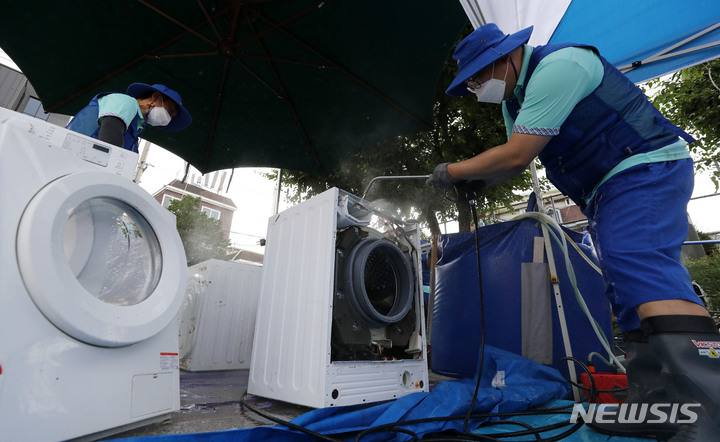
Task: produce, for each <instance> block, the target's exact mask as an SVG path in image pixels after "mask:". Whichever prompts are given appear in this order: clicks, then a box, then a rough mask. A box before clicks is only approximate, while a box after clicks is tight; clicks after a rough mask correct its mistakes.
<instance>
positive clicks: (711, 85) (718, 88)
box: [648, 60, 720, 187]
mask: <svg viewBox="0 0 720 442" xmlns="http://www.w3.org/2000/svg"><path fill="white" fill-rule="evenodd" d="M648 86H649V88H651V89H653V90H655V93H654V94H653V99H652V101H653V104H655V106H657V108H658V109H660V111H661V112H662V113H663V114H664V115H665V116H666V117H667V118H668V119H669V120H670V121H672V122H673V123H674V124H676V125H677V126H679V127H681V128H683V129H684V130H686V131H688V132H690V133H691V134H692V135H693V136H694V137H695V138H697V141H696V142H695V143H692V144H690V150H691V151H692V152H693V154H694V155H693V157H694V158H695V160H696V165H697V166H698V168H700V169H703V170H711V171H714V177H713V182H714V183H715V186H716V187H717V186H718V184H719V181H718V178H720V176H719V175H718V173H719V172H718V170H717V167H718V162H719V161H720V125H719V124H718V122H719V121H720V60H713V61H711V62H709V63H703V64H701V65H697V66H694V67H691V68H687V69H683V70H682V71H678V72H676V73H674V74H672V75H671V76H670V77H668V78H664V79H658V80H654V81H652V82H650V83H649V84H648Z"/></svg>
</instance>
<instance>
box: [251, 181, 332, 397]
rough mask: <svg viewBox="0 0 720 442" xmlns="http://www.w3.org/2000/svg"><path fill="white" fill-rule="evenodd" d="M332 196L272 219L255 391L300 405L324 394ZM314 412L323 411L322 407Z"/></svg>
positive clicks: (328, 194) (329, 310)
mask: <svg viewBox="0 0 720 442" xmlns="http://www.w3.org/2000/svg"><path fill="white" fill-rule="evenodd" d="M337 201H338V189H330V190H328V191H326V192H324V193H322V194H320V195H317V196H315V197H313V198H311V199H309V200H307V201H305V202H303V203H302V204H301V205H298V206H295V207H293V208H290V209H288V210H286V211H284V212H282V213H280V214H279V215H277V216H274V217H272V218H270V220H269V223H268V231H267V242H266V248H265V258H264V261H263V275H262V289H261V294H260V299H259V303H258V311H257V318H256V328H255V338H254V339H255V340H254V345H253V356H252V361H251V366H250V379H249V386H248V391H249V392H250V393H252V394H258V395H261V396H265V397H271V398H275V399H279V400H285V401H287V402H293V403H298V402H297V399H298V398H301V397H304V398H320V400H321V401H322V397H323V396H324V394H325V391H324V390H325V385H324V384H325V370H326V366H327V364H329V362H330V354H329V340H330V329H329V328H328V327H327V324H328V323H329V321H330V320H331V317H332V290H333V273H334V270H333V269H334V259H335V257H334V248H335V227H336V222H337V219H336V218H337V217H336V210H335V207H336V205H337ZM314 406H322V403H318V402H316V405H314Z"/></svg>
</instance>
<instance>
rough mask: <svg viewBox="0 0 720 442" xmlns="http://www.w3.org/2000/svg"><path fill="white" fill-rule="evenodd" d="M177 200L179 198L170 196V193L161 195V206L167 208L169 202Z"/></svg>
mask: <svg viewBox="0 0 720 442" xmlns="http://www.w3.org/2000/svg"><path fill="white" fill-rule="evenodd" d="M177 200H180V198H176V197H174V196H170V195H163V199H162V206H163V207H164V208H166V209H167V208H168V207H170V203H171V202H173V201H177Z"/></svg>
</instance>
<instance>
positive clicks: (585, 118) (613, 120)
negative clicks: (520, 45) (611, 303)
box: [505, 43, 695, 207]
mask: <svg viewBox="0 0 720 442" xmlns="http://www.w3.org/2000/svg"><path fill="white" fill-rule="evenodd" d="M569 46H576V47H583V48H588V49H592V50H594V51H595V52H596V53H597V49H595V48H593V47H591V46H585V45H576V44H572V43H563V44H550V45H546V46H538V47H536V48H534V49H533V52H532V54H531V56H530V62H529V64H528V72H527V73H526V74H525V84H528V82H529V81H530V78H531V77H532V74H533V72H534V71H535V68H536V67H537V65H538V63H540V60H542V59H543V58H545V57H546V56H548V55H550V54H551V53H553V52H555V51H557V50H560V49H563V48H566V47H569ZM600 60H601V61H602V64H603V78H602V81H601V82H600V85H599V86H598V87H597V88H596V89H595V90H594V91H593V92H592V93H591V94H590V95H588V96H587V97H585V98H584V99H583V100H581V101H580V102H579V103H578V104H577V105H576V106H575V108H574V109H573V110H572V112H571V113H570V115H569V116H568V118H567V119H566V120H565V122H564V123H563V124H562V126H560V133H559V134H558V135H556V136H554V137H553V138H552V139H551V140H550V142H549V143H548V144H547V146H545V148H544V149H543V151H542V152H541V153H540V155H539V157H538V158H540V161H541V162H542V163H543V165H544V166H545V168H546V173H547V177H548V179H549V180H550V182H551V183H553V185H555V187H557V188H558V190H560V191H561V192H562V193H564V194H565V195H567V196H569V197H570V198H571V199H572V200H573V201H574V202H575V203H576V204H577V205H579V206H580V207H585V199H586V198H587V197H588V196H589V195H591V194H592V192H593V189H594V188H595V185H596V184H598V183H599V182H600V180H602V179H603V177H604V176H605V175H606V174H607V173H608V172H609V171H610V170H611V169H612V168H614V167H615V166H616V165H618V163H620V162H621V161H623V160H624V159H626V158H629V157H631V156H633V155H636V154H640V153H646V152H651V151H654V150H657V149H660V148H662V147H664V146H667V145H669V144H672V143H674V142H676V141H677V140H678V137H682V138H683V139H684V140H685V141H687V142H688V143H692V142H693V141H695V140H694V139H693V138H692V137H691V136H690V135H688V134H687V133H685V132H684V131H683V130H681V129H679V128H678V127H676V126H674V125H673V124H672V123H670V121H668V120H667V119H666V118H665V117H663V116H662V114H661V113H660V112H659V111H658V110H657V109H656V108H655V106H653V105H652V103H650V102H649V101H648V100H647V97H645V94H643V92H642V91H641V90H640V89H639V88H638V87H637V86H635V84H633V82H632V81H630V80H629V79H628V78H627V77H626V76H625V75H623V74H622V72H620V71H619V70H617V69H616V68H615V67H614V66H613V65H612V64H611V63H610V62H608V61H607V60H605V58H603V57H602V56H600ZM505 103H506V108H507V110H508V113H509V114H510V116H511V118H513V119H516V118H517V116H518V113H519V112H520V108H521V106H520V105H519V103H518V101H517V99H516V98H512V99H508V100H507V101H506V102H505Z"/></svg>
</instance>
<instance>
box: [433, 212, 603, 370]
mask: <svg viewBox="0 0 720 442" xmlns="http://www.w3.org/2000/svg"><path fill="white" fill-rule="evenodd" d="M563 230H564V231H565V233H567V234H568V235H569V236H570V238H571V239H572V241H573V242H574V243H575V244H576V245H577V246H578V248H580V249H581V250H582V251H583V252H584V254H585V255H587V256H588V257H589V258H590V260H591V261H592V262H593V263H594V264H595V265H598V264H597V262H598V260H597V257H596V255H595V253H594V250H593V248H592V246H591V245H589V244H587V238H585V237H584V235H583V234H581V233H577V232H574V231H571V230H568V229H563ZM478 233H479V237H480V259H481V268H482V285H483V295H484V312H485V313H484V316H485V343H486V344H487V345H492V346H494V347H498V348H501V349H504V350H508V351H510V352H513V353H516V354H519V355H524V356H528V354H527V353H531V354H533V356H535V357H530V358H531V359H534V360H536V361H537V362H541V363H544V364H546V365H551V366H554V367H556V368H558V369H561V370H562V371H564V372H567V371H566V366H567V364H566V363H562V361H561V358H563V357H564V356H565V350H564V346H563V340H562V334H561V329H560V322H559V321H558V313H557V308H556V304H555V299H554V296H555V295H554V294H553V291H552V288H551V283H550V273H549V270H547V263H545V264H541V263H535V264H530V263H532V262H533V245H534V242H535V237H542V229H541V225H540V223H539V222H538V221H536V220H535V219H530V218H525V219H520V220H516V221H508V222H503V223H499V224H492V225H489V226H484V227H480V228H479V229H478ZM584 239H585V241H583V240H584ZM551 242H552V247H553V254H554V259H555V263H556V267H557V273H558V274H557V280H558V282H559V287H560V293H561V299H562V303H563V310H564V313H565V319H566V322H567V328H568V331H569V335H570V338H571V347H572V354H573V356H574V357H576V358H578V359H580V360H582V361H583V362H586V363H587V360H588V355H590V353H592V352H598V353H600V354H602V355H603V356H604V357H607V352H606V351H605V350H604V348H603V346H602V344H601V343H600V341H599V339H598V338H597V337H596V334H595V332H594V331H593V329H592V327H591V325H590V321H589V320H588V318H587V317H586V315H585V314H584V313H583V311H582V310H581V308H580V306H579V303H578V301H577V299H576V297H575V294H574V290H573V286H572V284H571V282H570V278H569V277H568V272H567V270H566V266H565V259H564V255H563V252H562V250H561V248H560V247H559V246H558V244H556V243H555V241H551ZM568 248H569V249H570V250H569V252H568V253H569V257H570V261H571V263H572V266H573V269H574V273H575V275H576V278H577V285H578V288H579V290H580V293H581V294H582V296H583V298H584V300H585V302H586V304H587V306H588V308H589V311H590V312H591V314H592V316H593V317H594V318H595V320H596V321H597V322H598V324H599V326H600V329H601V330H602V331H603V333H604V334H605V336H607V338H608V340H609V341H610V346H611V348H612V316H611V310H610V303H609V301H608V299H607V298H606V296H605V281H604V279H603V278H602V276H601V275H600V274H599V273H598V272H597V270H596V269H593V267H592V266H591V265H590V264H589V263H588V262H587V261H586V260H585V259H584V258H582V257H581V256H580V255H579V253H578V252H577V251H576V250H575V249H574V248H573V247H572V245H571V244H570V241H568ZM475 250H476V247H475V234H474V233H472V232H471V233H457V234H450V235H441V236H440V239H439V243H438V261H437V264H436V267H435V271H436V282H435V298H434V304H433V312H432V315H433V316H432V336H431V357H430V362H431V369H432V370H433V371H434V372H435V373H438V374H442V375H446V376H452V377H472V376H474V375H475V371H476V366H477V356H478V350H479V347H480V334H481V328H480V327H481V322H480V295H479V290H478V276H477V255H476V252H475ZM545 261H546V260H545ZM532 269H534V270H535V272H534V276H532V277H531V276H528V275H531V274H533V272H532V271H531V272H530V273H528V271H527V270H532ZM537 270H540V272H538V271H537ZM531 279H534V281H530V280H531ZM523 280H524V281H523ZM533 284H534V285H535V288H536V290H530V288H531V287H532V285H533ZM523 286H525V287H524V289H525V294H524V295H523ZM538 287H539V290H537V288H538ZM523 304H525V305H523ZM523 310H524V311H523ZM523 341H525V342H524V343H523ZM543 352H544V354H545V357H544V359H545V360H544V361H543V360H538V358H539V359H543V357H542V354H543ZM528 357H529V356H528ZM592 362H593V363H594V364H595V365H596V368H597V370H598V371H610V370H611V369H610V367H608V366H606V365H604V364H602V363H601V362H600V361H599V360H598V359H597V358H594V357H593V360H592ZM577 370H578V372H581V370H580V369H579V368H578V369H577Z"/></svg>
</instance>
